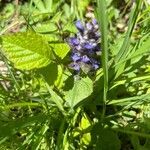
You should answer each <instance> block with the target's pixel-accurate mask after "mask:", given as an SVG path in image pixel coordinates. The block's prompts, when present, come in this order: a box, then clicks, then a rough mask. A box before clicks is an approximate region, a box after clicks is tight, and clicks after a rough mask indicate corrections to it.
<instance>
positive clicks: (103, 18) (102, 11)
mask: <svg viewBox="0 0 150 150" xmlns="http://www.w3.org/2000/svg"><path fill="white" fill-rule="evenodd" d="M97 19H98V23H99V25H100V31H101V41H102V42H101V47H102V67H103V72H104V93H103V104H104V105H103V114H102V119H103V117H104V114H105V109H106V108H105V107H106V105H105V103H106V100H107V91H108V38H107V34H108V31H107V27H108V20H107V13H106V2H105V0H97Z"/></svg>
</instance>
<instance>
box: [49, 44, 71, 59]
mask: <svg viewBox="0 0 150 150" xmlns="http://www.w3.org/2000/svg"><path fill="white" fill-rule="evenodd" d="M50 46H51V47H52V48H53V50H54V52H55V54H56V55H57V56H58V57H60V58H61V59H63V58H64V57H65V56H66V55H67V53H68V52H69V50H70V47H69V45H68V44H66V43H55V44H52V43H51V44H50Z"/></svg>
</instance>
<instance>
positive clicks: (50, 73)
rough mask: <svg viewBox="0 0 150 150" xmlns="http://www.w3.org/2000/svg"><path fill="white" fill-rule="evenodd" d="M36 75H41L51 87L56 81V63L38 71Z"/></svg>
mask: <svg viewBox="0 0 150 150" xmlns="http://www.w3.org/2000/svg"><path fill="white" fill-rule="evenodd" d="M38 74H41V75H42V76H43V78H44V80H45V81H46V82H47V83H48V84H49V85H53V84H54V82H55V81H56V80H57V76H58V66H57V64H56V63H51V64H49V65H48V66H46V67H43V68H41V69H39V70H38Z"/></svg>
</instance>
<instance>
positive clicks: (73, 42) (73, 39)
mask: <svg viewBox="0 0 150 150" xmlns="http://www.w3.org/2000/svg"><path fill="white" fill-rule="evenodd" d="M69 43H70V44H71V45H72V46H77V45H79V40H78V39H77V38H75V37H71V38H70V39H69Z"/></svg>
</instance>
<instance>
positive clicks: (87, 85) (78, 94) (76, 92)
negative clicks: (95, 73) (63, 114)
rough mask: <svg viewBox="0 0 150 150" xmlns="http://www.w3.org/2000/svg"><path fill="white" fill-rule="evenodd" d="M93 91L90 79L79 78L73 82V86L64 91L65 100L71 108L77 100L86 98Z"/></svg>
mask: <svg viewBox="0 0 150 150" xmlns="http://www.w3.org/2000/svg"><path fill="white" fill-rule="evenodd" d="M92 92H93V83H92V80H91V79H90V78H88V77H86V78H81V79H80V80H76V81H75V82H74V86H73V88H72V89H71V90H70V91H68V92H66V95H65V100H66V102H67V103H68V104H69V106H70V107H71V108H73V107H74V106H76V105H77V104H78V103H79V102H81V101H82V100H84V99H85V98H87V97H88V96H90V95H91V93H92Z"/></svg>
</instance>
